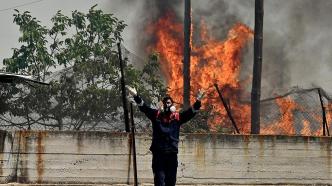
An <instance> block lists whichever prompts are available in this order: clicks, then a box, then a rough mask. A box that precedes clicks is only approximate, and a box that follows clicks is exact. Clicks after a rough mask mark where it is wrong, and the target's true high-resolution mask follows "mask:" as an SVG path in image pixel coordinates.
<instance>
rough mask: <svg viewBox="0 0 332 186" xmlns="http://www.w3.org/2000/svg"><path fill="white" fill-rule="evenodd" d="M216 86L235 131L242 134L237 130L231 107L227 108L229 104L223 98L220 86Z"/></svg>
mask: <svg viewBox="0 0 332 186" xmlns="http://www.w3.org/2000/svg"><path fill="white" fill-rule="evenodd" d="M214 86H215V87H216V89H217V92H218V94H219V97H220V99H221V102H222V104H223V105H224V107H225V109H226V112H227V115H228V117H229V119H230V120H231V122H232V124H233V127H234V128H235V130H236V133H238V134H240V131H239V129H238V128H237V126H236V123H235V121H234V119H233V116H232V113H231V111H230V109H229V107H228V106H227V103H226V101H225V99H224V98H223V96H222V94H221V92H220V90H219V87H218V85H217V84H214Z"/></svg>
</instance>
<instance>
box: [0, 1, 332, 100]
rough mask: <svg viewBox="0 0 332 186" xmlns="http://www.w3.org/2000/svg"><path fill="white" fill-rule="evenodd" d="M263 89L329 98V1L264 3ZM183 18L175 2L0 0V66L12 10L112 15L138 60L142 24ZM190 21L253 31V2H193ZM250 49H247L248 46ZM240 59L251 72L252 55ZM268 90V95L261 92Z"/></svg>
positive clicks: (221, 29) (13, 36)
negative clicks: (167, 13)
mask: <svg viewBox="0 0 332 186" xmlns="http://www.w3.org/2000/svg"><path fill="white" fill-rule="evenodd" d="M264 2H265V4H264V7H265V14H264V38H263V47H264V48H263V74H262V88H263V89H264V90H265V92H263V93H264V94H267V95H269V94H270V93H271V92H272V91H273V88H274V87H281V88H285V87H286V88H289V87H292V86H299V87H302V88H312V87H316V86H319V87H322V88H323V89H325V90H326V91H327V92H328V93H329V94H332V75H331V71H332V52H331V51H332V50H331V49H332V35H331V33H332V32H331V30H332V22H331V21H330V19H331V17H332V11H331V10H332V1H331V0H265V1H264ZM167 3H168V4H172V6H173V8H174V9H175V10H176V11H177V12H178V13H179V15H183V14H182V8H183V1H180V0H168V1H161V0H10V1H9V0H7V1H5V0H1V1H0V7H1V8H0V24H1V29H0V68H1V67H2V60H3V59H4V58H7V57H10V56H11V54H12V51H11V48H18V47H19V46H20V45H19V43H18V42H17V40H18V37H19V31H18V27H17V26H16V25H15V24H14V23H13V16H12V15H13V13H14V10H13V9H14V8H17V9H19V10H20V11H25V10H28V11H30V12H31V14H32V16H34V17H37V18H38V19H39V20H40V21H41V22H42V24H44V25H46V26H48V25H50V19H51V17H52V16H53V15H55V13H56V12H57V11H58V10H60V9H61V10H62V12H63V13H64V14H65V15H70V13H71V11H73V10H79V11H82V12H87V11H88V9H89V8H90V7H91V6H93V5H95V4H98V8H100V9H102V10H104V11H105V12H108V13H113V14H115V16H116V17H118V18H119V19H121V20H124V21H125V23H126V24H127V25H128V26H127V28H126V29H125V30H124V33H123V37H124V44H125V46H126V48H128V49H129V50H130V51H131V52H133V53H135V54H137V55H139V56H141V57H143V58H144V56H142V55H143V54H142V52H141V49H142V45H141V44H142V39H141V34H142V32H143V31H144V30H143V29H144V28H143V27H142V25H143V24H142V23H144V21H146V20H147V19H149V17H151V16H157V15H158V11H162V9H164V8H165V6H166V7H167V6H169V5H167ZM192 9H193V15H194V16H193V17H194V18H197V17H200V18H204V19H205V20H206V21H207V22H208V23H209V26H210V28H212V30H214V31H215V33H214V34H215V35H216V36H220V37H222V36H223V33H225V32H226V30H227V29H228V28H230V27H231V25H233V24H234V23H235V22H242V23H245V24H247V25H248V26H249V27H251V28H252V29H253V27H254V0H192ZM249 50H251V51H252V48H250V49H249ZM244 61H248V63H246V64H249V65H247V66H245V67H246V69H245V70H246V71H247V73H251V72H252V61H253V58H252V54H250V52H248V54H246V56H244ZM266 90H269V91H266Z"/></svg>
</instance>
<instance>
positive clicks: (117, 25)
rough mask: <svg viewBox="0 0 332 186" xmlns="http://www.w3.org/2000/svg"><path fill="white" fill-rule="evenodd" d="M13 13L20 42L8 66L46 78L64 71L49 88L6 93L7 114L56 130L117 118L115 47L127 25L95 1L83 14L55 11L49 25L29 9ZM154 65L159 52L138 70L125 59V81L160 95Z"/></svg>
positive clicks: (10, 69) (91, 125) (161, 88)
mask: <svg viewBox="0 0 332 186" xmlns="http://www.w3.org/2000/svg"><path fill="white" fill-rule="evenodd" d="M15 12H16V13H15V14H14V22H15V23H16V24H17V25H18V26H19V29H20V31H21V34H22V35H21V36H20V37H19V42H20V43H22V46H21V47H20V48H15V49H13V55H12V57H11V58H7V59H4V61H3V63H4V65H5V67H6V71H8V72H14V73H24V74H30V75H32V76H33V77H35V78H36V79H38V80H40V81H46V80H47V79H48V78H49V77H50V75H52V71H51V69H52V68H64V69H65V70H63V71H62V73H60V75H59V76H58V77H57V78H55V79H53V80H52V81H51V86H50V87H29V86H28V87H24V88H22V89H21V90H20V91H18V92H17V93H16V94H10V95H12V97H11V98H8V99H7V101H8V100H10V105H12V106H11V108H10V109H9V112H7V115H10V116H14V117H17V118H20V121H21V122H20V123H21V124H22V126H25V127H27V128H30V127H31V126H32V125H35V124H37V125H41V126H44V127H45V128H57V129H59V130H63V129H69V130H83V129H84V130H93V129H94V128H95V127H96V126H97V125H100V124H101V123H103V124H106V123H116V122H115V121H121V117H120V118H119V115H120V116H121V109H120V110H119V108H120V107H121V96H120V95H121V94H120V91H121V88H120V67H119V62H118V57H117V50H116V47H114V46H116V43H117V42H121V41H122V37H121V33H122V31H123V30H124V28H125V26H126V24H124V22H123V21H120V20H118V19H117V18H116V17H115V16H114V15H113V14H107V13H104V12H103V11H101V10H97V9H96V5H95V6H93V7H91V8H90V10H89V12H88V13H86V14H85V13H82V12H79V11H73V12H72V14H71V16H70V17H68V16H65V15H63V14H62V13H61V11H58V12H57V13H56V15H55V16H54V17H53V18H52V19H51V21H52V23H53V25H52V26H51V28H47V27H45V26H42V25H41V23H40V21H38V20H37V19H36V18H34V17H32V16H31V15H30V12H27V11H26V12H23V13H20V12H19V11H18V10H15ZM157 70H158V57H157V55H151V56H150V58H149V61H148V63H147V65H146V66H145V67H144V68H143V70H142V71H139V70H137V69H135V68H134V67H133V65H131V64H129V62H128V61H126V68H125V72H126V81H127V83H128V84H130V85H132V86H136V87H137V88H138V89H139V90H140V91H141V92H143V93H144V94H145V95H149V96H147V97H160V96H161V95H162V94H163V92H165V91H164V90H165V88H164V86H163V84H162V83H161V81H160V79H159V78H158V77H157V76H155V72H156V71H157ZM16 95H19V96H16ZM0 114H1V113H0ZM23 118H24V119H23ZM22 120H23V121H22ZM12 124H13V125H14V123H12ZM16 124H17V123H16ZM114 127H116V126H114ZM121 127H122V125H121ZM121 127H120V128H119V127H118V128H117V129H118V130H121Z"/></svg>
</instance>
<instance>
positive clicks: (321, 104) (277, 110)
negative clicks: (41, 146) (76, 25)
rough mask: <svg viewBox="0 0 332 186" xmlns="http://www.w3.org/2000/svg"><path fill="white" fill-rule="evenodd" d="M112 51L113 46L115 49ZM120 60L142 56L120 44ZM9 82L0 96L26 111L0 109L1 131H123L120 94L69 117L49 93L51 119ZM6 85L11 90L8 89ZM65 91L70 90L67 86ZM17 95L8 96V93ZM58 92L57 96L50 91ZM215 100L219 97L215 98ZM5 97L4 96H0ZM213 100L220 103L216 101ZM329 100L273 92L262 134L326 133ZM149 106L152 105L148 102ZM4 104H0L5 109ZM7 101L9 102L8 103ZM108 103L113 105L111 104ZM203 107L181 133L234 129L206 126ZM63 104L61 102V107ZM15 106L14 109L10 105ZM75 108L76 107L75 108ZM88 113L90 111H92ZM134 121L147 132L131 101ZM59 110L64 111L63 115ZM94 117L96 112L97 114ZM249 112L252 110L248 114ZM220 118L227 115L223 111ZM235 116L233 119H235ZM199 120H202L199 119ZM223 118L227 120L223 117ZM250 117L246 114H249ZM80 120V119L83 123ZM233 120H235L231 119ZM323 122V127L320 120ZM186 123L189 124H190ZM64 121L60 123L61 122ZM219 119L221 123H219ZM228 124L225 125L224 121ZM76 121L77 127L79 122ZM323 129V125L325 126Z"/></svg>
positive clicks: (310, 93) (23, 88)
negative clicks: (97, 108)
mask: <svg viewBox="0 0 332 186" xmlns="http://www.w3.org/2000/svg"><path fill="white" fill-rule="evenodd" d="M114 50H116V49H114ZM122 54H123V59H124V61H126V63H128V64H133V65H134V66H135V68H140V67H142V66H143V65H144V63H145V61H144V60H143V59H141V58H140V57H139V56H137V55H135V54H134V53H132V52H130V51H129V50H127V49H126V48H125V47H124V46H122ZM72 74H73V67H70V68H64V69H61V70H59V71H55V72H53V73H52V74H51V75H50V76H49V77H48V78H47V81H48V82H49V81H51V80H57V81H61V79H62V80H63V81H66V77H67V76H70V75H72ZM10 86H11V85H8V84H2V85H1V90H0V91H1V99H2V100H3V99H7V98H8V99H11V102H12V103H15V101H21V102H20V103H18V102H17V103H16V104H17V105H18V106H17V108H16V109H17V111H14V113H15V112H24V114H22V113H21V114H17V115H15V114H14V115H13V114H9V113H8V112H4V113H0V127H1V128H2V129H5V130H13V129H34V130H59V129H60V130H106V131H124V129H125V125H124V116H123V109H122V105H121V94H118V95H116V94H107V96H109V97H110V99H107V101H111V102H112V101H113V103H114V104H113V105H115V106H116V109H115V111H113V112H110V113H105V114H104V115H103V116H102V117H93V118H89V119H86V120H82V119H81V118H75V117H88V116H89V114H90V113H86V115H79V114H77V116H73V117H68V116H66V115H65V113H66V112H67V111H66V110H65V109H64V110H62V109H61V108H58V110H56V109H54V107H57V106H59V100H57V99H55V98H52V99H51V100H50V101H51V102H53V103H49V104H50V105H51V107H53V109H54V110H53V112H56V113H57V114H53V115H52V118H51V117H49V118H46V117H45V116H44V115H43V111H42V110H41V111H40V110H39V111H40V113H35V112H33V110H34V108H35V106H34V105H38V104H39V103H38V102H37V103H32V102H29V100H30V98H29V97H26V98H25V99H19V98H23V97H25V96H27V95H28V94H29V93H30V91H33V88H31V87H29V86H31V85H26V84H23V85H22V84H21V85H18V86H16V87H15V90H10ZM9 90H10V91H9ZM66 91H71V90H67V89H66ZM11 93H12V94H15V95H14V96H10V94H11ZM39 93H40V92H38V91H37V92H35V96H36V100H38V96H40V99H39V100H42V98H43V95H42V94H40V95H38V94H39ZM53 96H55V97H56V95H53ZM216 99H219V98H216ZM2 102H4V101H2ZM215 103H216V104H221V103H220V102H219V101H218V100H217V101H215ZM331 103H332V101H331V99H330V97H329V96H328V95H327V94H326V93H325V92H324V91H323V90H322V89H319V88H313V89H306V90H303V89H299V88H295V89H293V90H291V91H289V92H288V93H286V94H284V95H282V96H276V97H274V98H269V99H265V100H262V101H261V134H280V135H323V132H324V131H325V134H326V135H327V134H328V132H329V131H328V129H330V127H331V124H332V104H331ZM152 105H156V103H155V102H152ZM5 106H6V105H5V104H4V105H2V107H3V108H4V107H5ZM7 106H8V105H7ZM110 106H112V104H110ZM210 106H211V107H206V110H203V111H202V114H200V115H199V116H197V117H196V120H193V121H192V122H191V124H193V125H190V126H184V130H183V131H185V132H211V131H213V132H227V133H232V132H233V131H232V128H233V127H232V126H231V125H230V123H227V124H224V126H226V125H227V126H226V129H227V127H228V129H230V130H209V128H208V125H209V124H208V121H209V120H210V121H211V118H213V117H214V116H211V113H214V114H218V113H217V112H215V111H213V105H210ZM63 108H65V107H63ZM13 109H15V108H13ZM74 109H75V108H74ZM90 112H91V111H90ZM134 112H135V123H136V128H137V130H138V131H143V132H146V131H151V126H150V125H151V124H150V122H149V121H148V119H147V118H146V117H144V115H142V113H140V112H139V111H138V109H137V107H135V106H134ZM61 114H63V115H64V116H61ZM97 116H98V115H97ZM248 116H250V115H248ZM222 117H227V115H225V114H224V115H223V116H222ZM236 119H237V118H235V120H236ZM197 121H198V122H199V123H200V124H197ZM223 121H227V122H228V119H224V120H223ZM247 121H250V118H247ZM82 122H83V123H82ZM235 122H237V121H235ZM324 123H326V125H325V126H324V125H323V124H324ZM189 124H190V123H189ZM60 125H61V126H62V127H61V128H60V127H59V126H60ZM222 125H223V124H221V126H222ZM228 125H229V126H228ZM249 125H250V123H246V124H242V126H239V128H240V130H242V131H240V133H249V130H246V131H244V130H245V129H249V128H250V126H249ZM78 126H80V127H78ZM324 128H325V130H323V129H324Z"/></svg>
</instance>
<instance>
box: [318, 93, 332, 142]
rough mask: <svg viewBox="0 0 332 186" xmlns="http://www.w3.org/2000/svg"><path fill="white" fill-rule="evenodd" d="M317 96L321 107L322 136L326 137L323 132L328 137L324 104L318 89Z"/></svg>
mask: <svg viewBox="0 0 332 186" xmlns="http://www.w3.org/2000/svg"><path fill="white" fill-rule="evenodd" d="M318 95H319V100H320V105H321V107H322V124H323V136H326V133H325V131H327V135H328V136H330V132H329V128H328V126H327V120H326V110H325V107H324V102H323V98H322V94H321V90H320V88H318Z"/></svg>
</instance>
